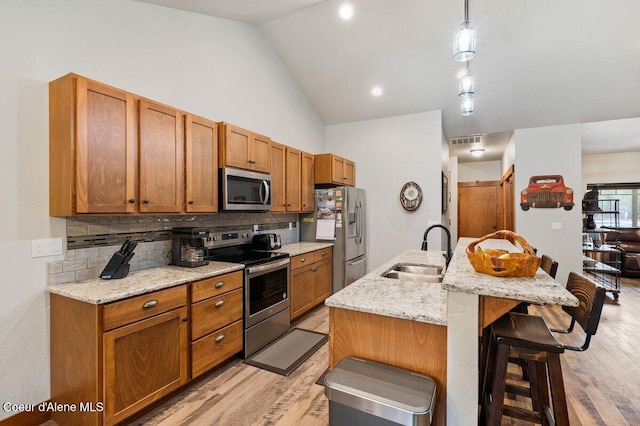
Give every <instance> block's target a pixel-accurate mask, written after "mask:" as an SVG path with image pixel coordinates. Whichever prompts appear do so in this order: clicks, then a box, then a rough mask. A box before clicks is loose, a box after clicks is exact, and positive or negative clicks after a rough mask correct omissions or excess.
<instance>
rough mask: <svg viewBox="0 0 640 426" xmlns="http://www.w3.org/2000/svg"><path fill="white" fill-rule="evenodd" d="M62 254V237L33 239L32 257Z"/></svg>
mask: <svg viewBox="0 0 640 426" xmlns="http://www.w3.org/2000/svg"><path fill="white" fill-rule="evenodd" d="M59 254H62V238H43V239H40V240H31V257H45V256H56V255H59Z"/></svg>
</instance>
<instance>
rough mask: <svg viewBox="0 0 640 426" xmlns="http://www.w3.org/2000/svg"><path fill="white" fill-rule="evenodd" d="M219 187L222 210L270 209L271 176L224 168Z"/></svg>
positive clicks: (221, 170) (221, 172)
mask: <svg viewBox="0 0 640 426" xmlns="http://www.w3.org/2000/svg"><path fill="white" fill-rule="evenodd" d="M220 185H221V188H220V189H221V190H220V195H221V201H220V206H221V207H222V210H254V211H255V210H270V209H271V175H268V174H266V173H258V172H252V171H249V170H241V169H234V168H231V167H224V168H222V169H220Z"/></svg>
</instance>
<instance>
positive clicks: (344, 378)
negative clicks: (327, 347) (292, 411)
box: [324, 357, 436, 426]
mask: <svg viewBox="0 0 640 426" xmlns="http://www.w3.org/2000/svg"><path fill="white" fill-rule="evenodd" d="M324 394H325V395H326V397H327V398H328V399H329V424H330V425H331V426H342V425H345V426H347V425H348V426H382V425H412V426H423V425H430V424H431V420H432V417H433V405H434V402H435V396H436V382H435V381H434V380H433V379H432V378H431V377H427V376H424V375H422V374H417V373H413V372H411V371H407V370H403V369H401V368H397V367H392V366H390V365H386V364H381V363H379V362H374V361H367V360H363V359H360V358H354V357H349V358H344V359H342V360H341V361H340V362H339V363H338V365H336V366H335V368H334V369H333V370H332V371H331V372H330V373H329V374H327V375H326V376H325V379H324Z"/></svg>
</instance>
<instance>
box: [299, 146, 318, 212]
mask: <svg viewBox="0 0 640 426" xmlns="http://www.w3.org/2000/svg"><path fill="white" fill-rule="evenodd" d="M314 165H315V161H314V155H313V154H309V153H308V152H303V153H302V167H301V170H302V173H301V176H300V202H301V203H302V206H301V207H300V211H301V212H303V213H307V212H312V211H314V209H315V205H314V203H315V198H314V194H313V189H314V183H315V176H314Z"/></svg>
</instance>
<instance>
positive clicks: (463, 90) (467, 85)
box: [458, 62, 475, 97]
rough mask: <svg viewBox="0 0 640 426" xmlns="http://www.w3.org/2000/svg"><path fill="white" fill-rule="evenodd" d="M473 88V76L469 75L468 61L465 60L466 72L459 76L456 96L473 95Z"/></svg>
mask: <svg viewBox="0 0 640 426" xmlns="http://www.w3.org/2000/svg"><path fill="white" fill-rule="evenodd" d="M474 88H475V78H474V77H473V75H471V71H470V70H469V62H467V73H466V74H465V75H463V76H462V77H460V80H459V83H458V96H460V97H464V96H473V92H474Z"/></svg>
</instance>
